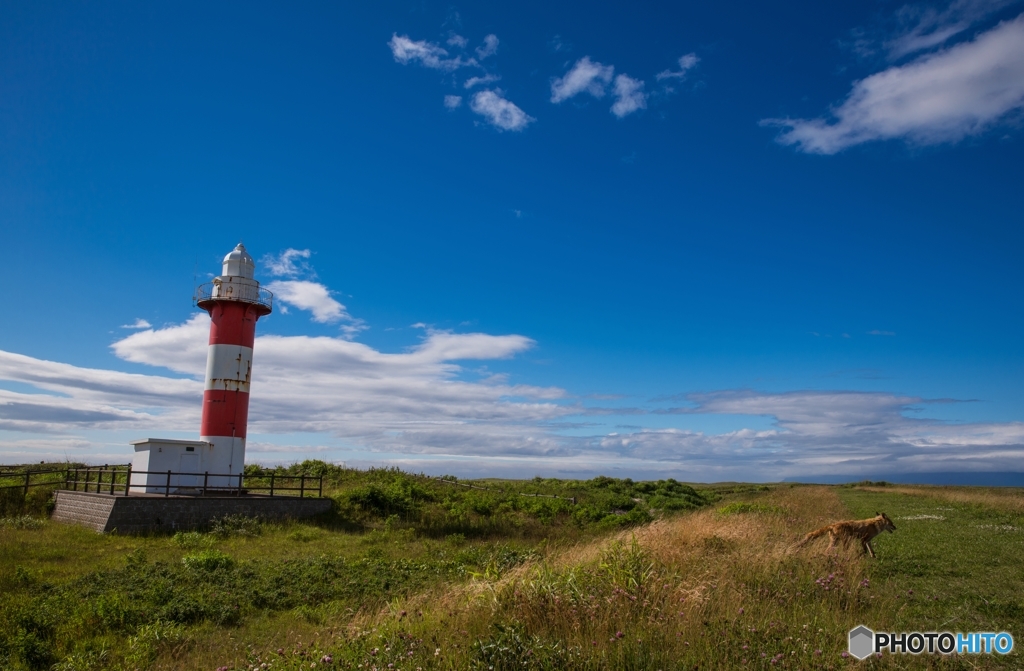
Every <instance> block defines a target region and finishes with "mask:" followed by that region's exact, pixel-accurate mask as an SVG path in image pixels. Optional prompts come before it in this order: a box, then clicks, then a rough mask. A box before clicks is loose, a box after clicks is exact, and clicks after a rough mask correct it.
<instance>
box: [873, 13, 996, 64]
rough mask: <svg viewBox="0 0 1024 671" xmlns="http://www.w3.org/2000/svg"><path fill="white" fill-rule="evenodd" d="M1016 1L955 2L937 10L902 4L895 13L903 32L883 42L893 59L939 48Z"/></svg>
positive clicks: (900, 31)
mask: <svg viewBox="0 0 1024 671" xmlns="http://www.w3.org/2000/svg"><path fill="white" fill-rule="evenodd" d="M1015 1H1016V0H955V1H954V2H951V3H949V5H948V6H947V7H946V8H945V9H943V10H941V11H940V10H939V9H938V8H936V7H935V6H930V5H905V6H904V7H901V8H900V9H899V10H898V11H897V12H896V19H897V21H899V23H901V24H902V29H901V30H899V31H898V32H897V34H896V35H894V36H892V37H889V38H888V39H887V40H885V45H884V47H885V50H886V51H887V52H888V56H889V58H890V59H892V60H896V59H899V58H902V57H904V56H907V55H909V54H912V53H916V52H918V51H926V50H929V49H933V48H935V47H938V46H941V45H942V44H944V43H945V42H946V41H947V40H949V39H950V38H951V37H954V36H956V35H959V34H960V33H962V32H964V31H965V30H967V29H968V28H970V27H971V26H972V25H974V24H975V23H977V22H978V21H980V20H982V19H984V18H986V17H988V16H990V15H991V14H992V13H993V12H996V11H998V10H1000V9H1002V8H1004V7H1006V6H1008V5H1011V4H1013V3H1014V2H1015Z"/></svg>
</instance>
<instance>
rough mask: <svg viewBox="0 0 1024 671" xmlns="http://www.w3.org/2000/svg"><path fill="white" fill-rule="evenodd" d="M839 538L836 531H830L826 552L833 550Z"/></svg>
mask: <svg viewBox="0 0 1024 671" xmlns="http://www.w3.org/2000/svg"><path fill="white" fill-rule="evenodd" d="M837 540H839V538H838V537H837V536H836V535H835V534H834V533H832V532H831V531H830V532H828V547H827V548H826V549H825V551H826V552H829V551H831V550H832V548H834V547H835V546H836V541H837Z"/></svg>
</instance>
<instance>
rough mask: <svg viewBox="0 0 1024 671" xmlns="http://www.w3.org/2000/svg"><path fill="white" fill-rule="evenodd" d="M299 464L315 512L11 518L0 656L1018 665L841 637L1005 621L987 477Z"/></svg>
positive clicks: (501, 664)
mask: <svg viewBox="0 0 1024 671" xmlns="http://www.w3.org/2000/svg"><path fill="white" fill-rule="evenodd" d="M318 468H319V469H322V472H323V473H324V474H325V475H326V476H327V478H326V483H325V493H327V494H329V495H330V496H331V497H332V499H333V500H334V501H335V506H334V509H333V510H332V512H331V513H330V514H328V515H324V516H323V517H321V518H318V519H316V520H307V521H303V522H291V523H263V522H260V521H258V520H252V519H247V518H228V519H224V520H219V521H218V522H217V523H216V524H214V525H212V526H211V528H209V529H206V530H200V531H189V532H179V533H177V534H174V535H153V536H140V537H129V536H117V535H99V534H95V533H93V532H91V531H88V530H85V529H82V528H78V527H73V526H64V525H59V524H55V523H51V522H49V521H43V522H34V523H32V522H26V521H25V519H26V518H25V517H24V513H23V512H22V513H19V514H20V515H21V516H20V517H19V516H10V517H8V518H7V519H8V520H11V521H10V522H4V523H0V594H2V595H3V598H2V599H0V668H2V669H5V670H6V669H11V670H12V671H23V670H29V669H33V670H34V669H53V670H54V671H92V670H98V669H113V670H115V671H119V670H124V671H129V670H131V669H150V668H151V669H168V670H172V669H173V670H176V671H179V670H180V671H183V670H185V669H188V670H190V671H191V670H193V669H195V670H199V669H207V670H212V669H216V668H218V667H221V666H226V667H228V668H230V669H238V670H243V669H245V670H248V669H250V668H252V669H257V668H261V665H263V664H268V665H269V666H268V668H271V669H278V670H280V669H284V670H288V669H296V670H297V669H300V668H301V669H307V670H308V669H311V668H313V667H311V666H310V665H311V664H313V663H316V664H317V667H316V668H317V669H322V668H329V669H334V668H352V669H359V668H360V666H359V665H362V669H367V670H368V669H372V668H374V667H376V668H379V669H385V668H388V664H392V665H393V667H392V668H396V669H407V670H409V671H412V670H413V669H416V668H417V667H419V668H422V669H473V668H479V669H491V668H492V667H493V669H513V668H514V669H563V668H566V669H594V670H598V669H607V670H609V671H611V670H613V669H614V670H618V669H657V668H663V669H683V668H686V669H692V668H701V669H703V668H710V669H719V668H721V669H730V668H759V669H775V668H791V669H792V668H799V669H803V668H831V669H838V668H851V669H852V668H857V669H861V668H865V669H866V668H871V669H889V668H931V667H935V668H950V669H954V668H956V669H960V668H964V669H966V668H1017V667H1019V666H1020V664H1019V663H1018V660H1019V654H1018V653H1017V652H1014V653H1012V654H1011V655H1010V656H1008V657H973V658H944V659H934V658H928V656H922V657H911V656H887V657H885V658H883V659H871V660H868V661H865V662H863V663H856V664H855V663H854V662H853V661H852V660H850V659H844V658H842V657H841V653H842V651H843V650H845V635H846V632H847V631H848V630H849V629H850V628H852V627H853V626H855V625H857V624H861V623H863V624H866V625H868V626H870V627H872V628H874V629H876V630H882V629H886V630H891V631H902V630H927V629H949V630H953V631H976V630H996V631H1000V630H1007V631H1010V632H1011V633H1013V634H1014V636H1015V638H1017V640H1018V641H1020V636H1021V635H1024V630H1022V627H1021V622H1022V620H1024V617H1021V616H1022V614H1024V601H1022V596H1021V595H1024V530H1022V529H1024V519H1022V517H1021V515H1020V513H1019V512H1017V509H1016V508H1014V507H1013V506H1012V505H1011V506H1008V505H1005V503H1004V502H1003V499H1005V498H1006V497H1002V498H1000V499H999V501H1000V504H999V506H998V507H993V506H986V505H981V504H978V503H956V502H954V503H951V502H949V501H946V500H940V499H939V498H936V496H939V495H940V494H942V493H943V490H940V489H937V488H933V489H934V491H932V492H931V493H926V494H922V493H920V492H918V491H916V490H915V491H914V492H909V493H908V492H907V491H903V489H901V490H900V491H898V492H897V491H889V488H882V489H883V491H868V490H865V489H860V488H849V487H846V488H842V487H804V486H780V487H765V486H753V485H742V484H735V483H730V484H728V485H720V486H716V487H709V486H703V487H697V488H694V487H692V486H688V485H685V484H682V483H678V482H675V481H672V480H662V481H658V482H633V481H630V480H615V479H611V478H596V479H594V480H589V481H571V480H565V481H560V480H544V479H539V478H537V479H534V480H529V481H500V480H486V481H467V482H466V483H465V484H472V485H474V486H475V487H487V488H488V489H473V488H468V487H461V486H458V485H455V484H451V483H450V481H449V482H438V481H437V480H434V479H432V478H426V477H423V476H417V475H412V474H406V473H402V472H399V471H395V470H385V469H378V470H372V471H354V470H350V469H339V468H336V467H331V466H329V465H326V464H323V463H322V462H308V463H306V464H304V465H296V466H293V467H291V469H281V470H280V471H279V472H280V473H282V474H284V473H288V472H292V473H294V472H298V470H299V469H307V472H308V470H312V469H318ZM936 492H937V493H936ZM967 493H968V494H970V492H967ZM524 494H543V495H547V496H556V497H561V498H545V497H536V496H524ZM958 495H960V494H958ZM573 498H575V503H573V501H572V500H571V499H573ZM985 500H987V499H985ZM993 500H995V499H993ZM711 503H715V506H714V507H712V506H711V505H710V504H711ZM876 511H884V512H886V513H888V514H889V516H890V517H891V518H892V519H893V520H894V521H895V523H896V525H897V527H898V529H897V531H896V533H894V534H884V535H883V536H880V537H878V538H877V539H876V540H875V542H874V545H875V548H876V551H877V553H878V559H876V560H871V559H867V558H862V557H860V556H858V555H857V554H856V553H854V552H848V553H844V552H840V553H837V554H826V553H825V551H824V545H825V544H826V543H827V541H826V542H820V543H815V544H812V545H810V546H808V547H807V548H805V549H803V550H800V551H793V550H792V545H793V543H794V541H796V540H797V539H799V538H800V537H802V536H803V535H804V534H805V533H806V532H807V531H809V530H811V529H813V528H816V527H819V526H821V525H822V524H825V523H828V522H830V521H835V520H837V519H849V518H864V517H869V516H872V515H874V513H875V512H876ZM938 517H941V518H943V519H935V518H938ZM28 519H33V520H38V519H40V518H39V517H34V518H33V517H30V518H28ZM19 520H20V521H19ZM652 520H653V521H654V523H653V524H652V523H651V522H652ZM773 660H774V661H773Z"/></svg>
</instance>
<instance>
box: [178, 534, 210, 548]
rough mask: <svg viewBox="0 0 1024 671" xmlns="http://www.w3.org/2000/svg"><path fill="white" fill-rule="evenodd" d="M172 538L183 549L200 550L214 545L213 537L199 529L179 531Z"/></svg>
mask: <svg viewBox="0 0 1024 671" xmlns="http://www.w3.org/2000/svg"><path fill="white" fill-rule="evenodd" d="M171 540H172V541H173V542H174V544H175V545H177V546H178V547H180V548H181V549H183V550H199V549H205V548H208V547H210V546H211V545H213V539H212V538H210V537H209V536H207V535H206V534H201V533H199V532H198V531H179V532H178V533H176V534H174V536H172V537H171Z"/></svg>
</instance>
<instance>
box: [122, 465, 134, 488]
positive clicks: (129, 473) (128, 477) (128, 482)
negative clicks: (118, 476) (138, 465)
mask: <svg viewBox="0 0 1024 671" xmlns="http://www.w3.org/2000/svg"><path fill="white" fill-rule="evenodd" d="M131 488H132V465H131V464H128V471H127V472H126V473H125V476H124V495H125V496H128V490H129V489H131Z"/></svg>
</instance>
